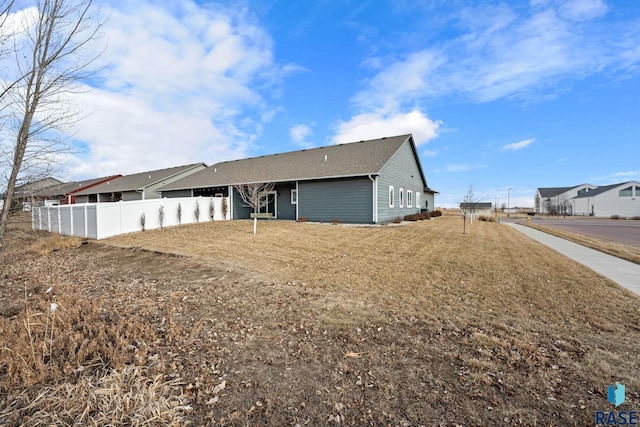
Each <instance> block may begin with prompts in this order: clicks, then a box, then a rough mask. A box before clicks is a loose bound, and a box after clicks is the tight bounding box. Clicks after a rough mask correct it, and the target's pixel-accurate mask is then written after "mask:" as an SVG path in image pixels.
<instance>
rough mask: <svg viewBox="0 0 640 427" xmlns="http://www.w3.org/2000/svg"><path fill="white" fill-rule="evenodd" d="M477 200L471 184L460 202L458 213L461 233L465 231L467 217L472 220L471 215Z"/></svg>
mask: <svg viewBox="0 0 640 427" xmlns="http://www.w3.org/2000/svg"><path fill="white" fill-rule="evenodd" d="M478 203H479V201H478V200H477V199H475V198H474V195H473V185H470V186H469V190H468V191H467V195H466V196H464V199H463V201H462V203H460V213H461V214H462V234H466V232H467V217H468V216H470V217H471V220H472V221H473V216H474V215H475V213H476V209H477V208H478Z"/></svg>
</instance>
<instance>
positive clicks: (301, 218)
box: [298, 216, 309, 222]
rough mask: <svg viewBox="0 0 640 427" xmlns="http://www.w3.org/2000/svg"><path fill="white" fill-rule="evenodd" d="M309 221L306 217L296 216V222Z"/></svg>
mask: <svg viewBox="0 0 640 427" xmlns="http://www.w3.org/2000/svg"><path fill="white" fill-rule="evenodd" d="M307 221H309V220H308V219H307V218H305V217H303V216H301V217H300V218H298V222H307Z"/></svg>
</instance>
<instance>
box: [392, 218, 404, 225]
mask: <svg viewBox="0 0 640 427" xmlns="http://www.w3.org/2000/svg"><path fill="white" fill-rule="evenodd" d="M391 222H393V223H394V224H400V223H402V218H400V217H399V216H398V217H396V218H395V219H394V220H393V221H391Z"/></svg>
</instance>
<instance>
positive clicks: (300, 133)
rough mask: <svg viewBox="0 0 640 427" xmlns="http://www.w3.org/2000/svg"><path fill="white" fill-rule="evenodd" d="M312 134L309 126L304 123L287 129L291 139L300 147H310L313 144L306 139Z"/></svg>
mask: <svg viewBox="0 0 640 427" xmlns="http://www.w3.org/2000/svg"><path fill="white" fill-rule="evenodd" d="M312 134H313V131H312V130H311V128H310V127H309V126H307V125H305V124H298V125H295V126H292V127H291V129H289V136H290V137H291V140H292V141H293V142H294V143H296V145H299V146H300V147H302V148H311V147H313V146H314V145H313V143H311V142H309V141H308V140H307V138H309V137H310V136H311V135H312Z"/></svg>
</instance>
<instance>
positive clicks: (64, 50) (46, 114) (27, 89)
mask: <svg viewBox="0 0 640 427" xmlns="http://www.w3.org/2000/svg"><path fill="white" fill-rule="evenodd" d="M92 3H93V2H92V0H38V1H37V5H36V8H35V9H34V10H35V11H34V12H33V13H30V11H26V12H25V14H24V18H23V20H22V21H21V22H20V25H21V26H22V28H21V29H20V31H16V33H15V34H14V35H12V39H13V40H12V41H13V53H14V55H13V56H14V60H15V63H14V64H13V65H12V66H13V67H14V68H15V70H16V77H15V78H14V79H12V82H11V83H9V84H7V85H5V86H4V87H3V89H2V90H0V94H2V95H3V99H2V108H3V112H4V113H5V114H4V117H3V119H4V120H3V125H4V126H5V128H8V129H7V130H11V131H12V132H14V133H15V143H14V145H13V148H12V149H11V150H10V151H11V156H10V159H9V165H10V166H9V167H10V170H11V172H10V175H9V177H8V181H7V184H6V191H5V203H4V205H3V207H2V212H1V214H0V250H1V249H2V246H3V241H4V233H5V230H6V225H7V221H8V216H9V209H10V207H11V202H12V200H13V198H14V194H15V187H16V183H18V182H19V178H20V176H21V174H22V175H24V172H25V168H27V167H34V163H35V162H37V161H42V162H43V163H44V164H45V165H47V164H50V163H49V162H50V161H52V160H53V157H55V155H56V149H57V148H59V145H57V144H59V143H61V142H62V141H63V140H64V138H62V136H61V135H62V134H63V132H64V131H65V130H67V128H68V127H69V126H70V125H72V124H73V123H74V122H75V121H76V120H77V119H78V117H77V115H76V114H74V113H73V111H72V110H71V108H70V105H69V101H68V100H69V97H70V95H71V94H73V93H74V91H76V90H77V88H78V87H79V83H80V82H81V81H82V80H83V79H86V78H89V77H90V76H91V74H92V73H91V72H90V71H89V67H90V66H91V64H92V63H93V62H94V60H96V59H97V57H96V56H95V55H93V54H91V56H86V55H85V53H86V52H85V49H87V48H88V47H89V45H90V43H91V42H92V41H93V40H94V39H95V38H96V36H97V32H98V30H99V28H100V27H101V23H100V22H99V21H98V20H97V19H96V16H95V15H94V14H93V13H92V10H93V6H92ZM45 169H47V167H45Z"/></svg>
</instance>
